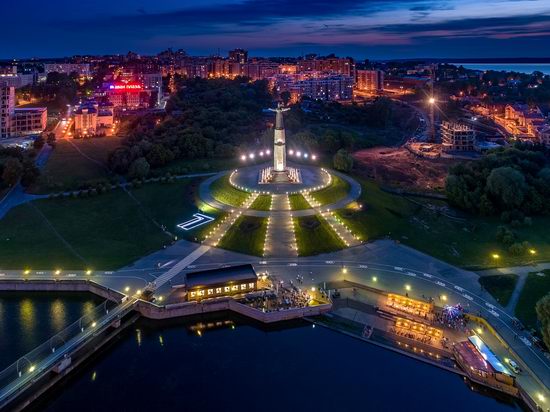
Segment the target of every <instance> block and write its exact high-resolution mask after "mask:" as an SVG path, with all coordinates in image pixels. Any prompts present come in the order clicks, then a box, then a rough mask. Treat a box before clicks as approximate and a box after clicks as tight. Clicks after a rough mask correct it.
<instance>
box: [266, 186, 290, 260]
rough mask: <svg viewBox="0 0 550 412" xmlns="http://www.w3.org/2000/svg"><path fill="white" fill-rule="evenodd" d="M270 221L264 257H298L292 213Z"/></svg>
mask: <svg viewBox="0 0 550 412" xmlns="http://www.w3.org/2000/svg"><path fill="white" fill-rule="evenodd" d="M280 196H284V195H280ZM268 219H269V220H268V226H267V233H266V237H265V245H264V255H265V256H266V257H296V256H298V246H297V244H296V236H295V235H294V224H293V223H292V216H291V214H290V212H287V214H286V216H284V215H282V214H277V215H276V216H272V217H269V218H268Z"/></svg>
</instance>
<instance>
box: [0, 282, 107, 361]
mask: <svg viewBox="0 0 550 412" xmlns="http://www.w3.org/2000/svg"><path fill="white" fill-rule="evenodd" d="M101 302H102V300H101V299H98V298H96V297H95V296H93V295H90V294H84V293H76V294H71V293H61V294H59V293H56V294H52V293H38V292H32V293H22V292H0V370H2V369H3V368H4V367H6V366H7V365H9V364H10V363H12V362H15V361H16V360H17V359H18V358H19V357H21V356H23V355H24V354H25V353H27V352H29V351H31V350H32V349H34V348H35V347H36V346H38V345H40V344H41V343H43V342H45V341H46V340H48V339H49V338H51V337H52V336H53V335H55V334H56V333H57V332H59V331H60V330H62V329H63V328H65V327H66V326H68V325H69V324H70V323H72V322H74V321H76V320H77V319H78V318H80V317H81V316H83V315H84V314H86V313H89V312H90V311H91V310H92V309H93V308H94V307H95V306H97V305H98V304H100V303H101Z"/></svg>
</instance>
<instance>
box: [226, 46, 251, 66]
mask: <svg viewBox="0 0 550 412" xmlns="http://www.w3.org/2000/svg"><path fill="white" fill-rule="evenodd" d="M229 60H230V61H232V62H237V63H239V64H245V63H246V62H247V61H248V51H246V50H243V49H234V50H230V51H229Z"/></svg>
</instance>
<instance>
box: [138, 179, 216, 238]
mask: <svg viewBox="0 0 550 412" xmlns="http://www.w3.org/2000/svg"><path fill="white" fill-rule="evenodd" d="M200 182H201V179H179V180H177V181H176V182H174V183H165V184H162V183H151V184H146V185H143V186H142V187H140V188H138V189H133V190H132V194H133V195H134V196H135V198H136V199H137V200H138V201H139V202H140V203H141V204H142V205H143V207H144V209H145V213H146V214H147V215H148V216H150V217H151V218H153V219H154V220H155V221H156V222H158V223H159V224H161V225H164V226H165V227H166V229H167V230H168V231H170V232H171V233H173V234H175V235H176V236H178V238H185V239H188V240H192V241H198V240H202V239H204V236H205V234H206V233H207V232H208V231H209V230H210V228H211V226H213V225H214V224H215V221H213V222H212V223H209V224H205V225H201V226H199V227H197V228H196V229H192V230H189V231H185V230H183V229H180V228H178V227H177V225H178V224H179V223H183V222H185V221H187V220H190V219H192V218H193V214H194V213H197V212H201V213H203V214H206V215H208V216H211V217H213V218H216V219H219V218H222V217H223V216H224V213H223V212H221V211H219V210H216V209H213V208H212V207H210V206H208V205H206V204H204V203H202V202H200V201H199V200H198V196H197V192H198V186H199V184H200Z"/></svg>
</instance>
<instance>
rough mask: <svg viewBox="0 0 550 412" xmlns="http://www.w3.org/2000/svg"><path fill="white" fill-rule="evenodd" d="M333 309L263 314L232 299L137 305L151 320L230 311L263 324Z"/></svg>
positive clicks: (313, 307) (317, 307)
mask: <svg viewBox="0 0 550 412" xmlns="http://www.w3.org/2000/svg"><path fill="white" fill-rule="evenodd" d="M331 308H332V305H331V304H330V303H329V304H325V305H317V306H308V307H305V308H296V309H288V310H280V311H277V312H262V311H261V310H258V309H254V308H251V307H250V306H246V305H243V304H241V303H239V302H237V301H235V300H233V299H230V298H229V299H216V300H212V301H209V302H203V303H197V302H185V303H179V304H173V305H166V306H157V305H154V304H151V303H149V302H144V301H140V302H138V304H137V305H136V310H137V311H139V312H140V313H141V315H142V316H144V317H146V318H149V319H170V318H176V317H182V316H191V315H198V314H201V313H211V312H220V311H227V310H230V311H233V312H236V313H239V314H240V315H243V316H247V317H249V318H252V319H255V320H257V321H260V322H263V323H273V322H280V321H284V320H290V319H298V318H303V317H306V316H317V315H320V314H322V313H325V312H328V311H330V310H331Z"/></svg>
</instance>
